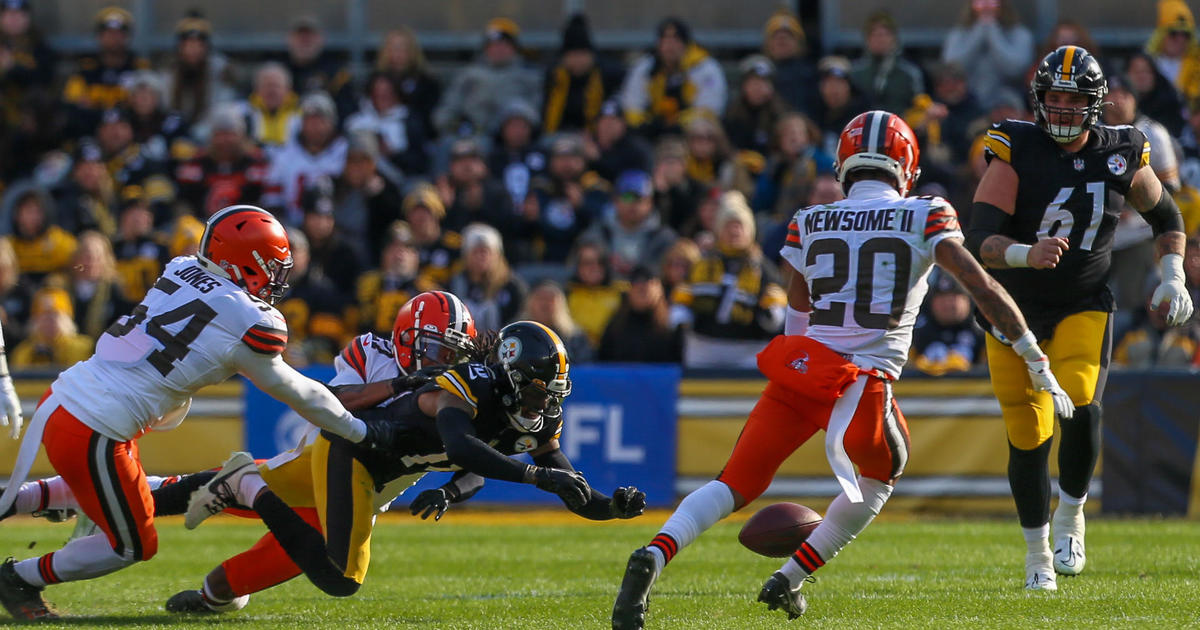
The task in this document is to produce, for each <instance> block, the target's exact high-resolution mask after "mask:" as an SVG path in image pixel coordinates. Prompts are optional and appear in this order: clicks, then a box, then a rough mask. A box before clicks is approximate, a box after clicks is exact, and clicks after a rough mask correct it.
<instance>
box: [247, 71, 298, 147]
mask: <svg viewBox="0 0 1200 630" xmlns="http://www.w3.org/2000/svg"><path fill="white" fill-rule="evenodd" d="M299 103H300V98H299V97H298V96H296V93H295V92H294V91H292V75H291V74H289V73H288V70H287V67H286V66H284V65H283V64H281V63H266V64H263V66H262V67H261V68H259V69H258V72H257V73H255V75H254V91H253V92H251V93H250V98H249V99H247V100H246V102H244V103H243V104H242V108H243V111H244V112H245V116H246V119H247V120H248V121H249V125H248V127H247V132H248V133H249V134H250V138H251V139H253V140H254V141H255V142H256V143H258V144H259V145H262V147H263V148H264V149H266V151H267V154H268V157H269V156H270V155H271V153H272V152H273V151H275V150H277V149H279V148H281V147H283V145H284V144H285V143H287V141H288V140H290V139H291V138H292V136H293V135H295V133H296V128H298V127H299V126H300V105H299Z"/></svg>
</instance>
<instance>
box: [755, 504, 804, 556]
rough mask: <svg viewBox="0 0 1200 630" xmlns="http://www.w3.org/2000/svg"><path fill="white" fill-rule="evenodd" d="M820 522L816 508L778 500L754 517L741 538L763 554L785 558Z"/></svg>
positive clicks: (756, 551) (758, 552)
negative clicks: (778, 501)
mask: <svg viewBox="0 0 1200 630" xmlns="http://www.w3.org/2000/svg"><path fill="white" fill-rule="evenodd" d="M820 523H821V515H820V514H818V513H817V512H816V510H814V509H812V508H809V507H805V506H803V505H799V504H796V503H776V504H774V505H768V506H767V507H765V508H763V509H761V510H759V511H758V512H757V513H755V515H754V516H751V517H750V519H749V520H747V521H746V524H745V525H743V526H742V531H741V532H739V533H738V541H739V542H741V543H742V545H743V546H744V547H746V548H747V549H749V550H750V551H753V552H754V553H757V554H759V555H763V556H767V557H768V558H785V557H787V556H790V555H792V553H793V552H794V551H796V549H797V548H799V547H800V543H802V542H804V541H805V540H806V539H807V538H808V535H809V534H811V533H812V531H813V530H814V529H816V527H817V525H819V524H820Z"/></svg>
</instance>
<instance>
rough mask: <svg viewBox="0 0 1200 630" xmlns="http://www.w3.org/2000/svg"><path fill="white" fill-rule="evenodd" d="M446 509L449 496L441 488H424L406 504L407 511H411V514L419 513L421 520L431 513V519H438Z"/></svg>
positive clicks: (448, 505) (448, 504) (448, 507)
mask: <svg viewBox="0 0 1200 630" xmlns="http://www.w3.org/2000/svg"><path fill="white" fill-rule="evenodd" d="M448 509H450V497H449V496H447V495H446V491H445V490H443V489H441V488H434V489H432V490H426V491H425V492H422V493H421V494H418V495H417V498H415V499H413V501H412V503H409V504H408V511H410V512H412V515H413V516H416V515H417V514H420V515H421V520H425V519H427V518H429V516H430V515H433V520H435V521H440V520H442V515H443V514H445V513H446V510H448Z"/></svg>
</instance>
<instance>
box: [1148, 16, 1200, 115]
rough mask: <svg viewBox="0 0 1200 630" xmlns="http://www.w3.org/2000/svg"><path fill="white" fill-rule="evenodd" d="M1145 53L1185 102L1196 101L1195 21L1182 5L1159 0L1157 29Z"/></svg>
mask: <svg viewBox="0 0 1200 630" xmlns="http://www.w3.org/2000/svg"><path fill="white" fill-rule="evenodd" d="M1146 52H1147V53H1149V54H1150V56H1151V57H1153V58H1154V63H1155V65H1157V66H1158V71H1159V72H1161V73H1163V75H1164V76H1166V77H1167V78H1168V79H1170V80H1171V83H1173V84H1174V85H1175V87H1176V88H1178V89H1179V91H1180V92H1182V93H1183V96H1184V99H1185V100H1191V99H1194V98H1197V97H1200V42H1197V37H1196V18H1195V16H1193V15H1192V10H1191V9H1190V8H1188V5H1187V3H1186V2H1183V0H1159V3H1158V26H1157V28H1155V29H1154V33H1152V34H1151V35H1150V40H1149V41H1147V42H1146Z"/></svg>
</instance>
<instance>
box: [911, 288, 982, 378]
mask: <svg viewBox="0 0 1200 630" xmlns="http://www.w3.org/2000/svg"><path fill="white" fill-rule="evenodd" d="M926 304H928V308H927V309H926V310H924V311H923V312H922V313H921V315H920V316H919V317H918V318H917V323H916V327H915V328H914V329H913V347H912V361H913V367H915V368H917V369H918V370H920V371H922V372H924V373H926V374H930V375H933V376H941V375H943V374H949V373H953V372H966V371H967V370H970V369H971V367H972V366H973V365H975V363H976V362H977V361H978V360H979V358H980V355H981V352H982V351H983V331H981V330H980V329H979V327H978V326H976V325H975V320H974V318H972V317H971V299H970V298H969V297H968V296H967V293H966V291H964V290H963V288H962V287H960V286H959V285H958V282H957V281H955V280H954V278H953V277H952V276H950V275H949V274H947V273H942V272H940V271H939V272H938V273H937V276H936V277H935V278H933V279H932V282H930V287H929V298H928V299H927V300H926Z"/></svg>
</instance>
